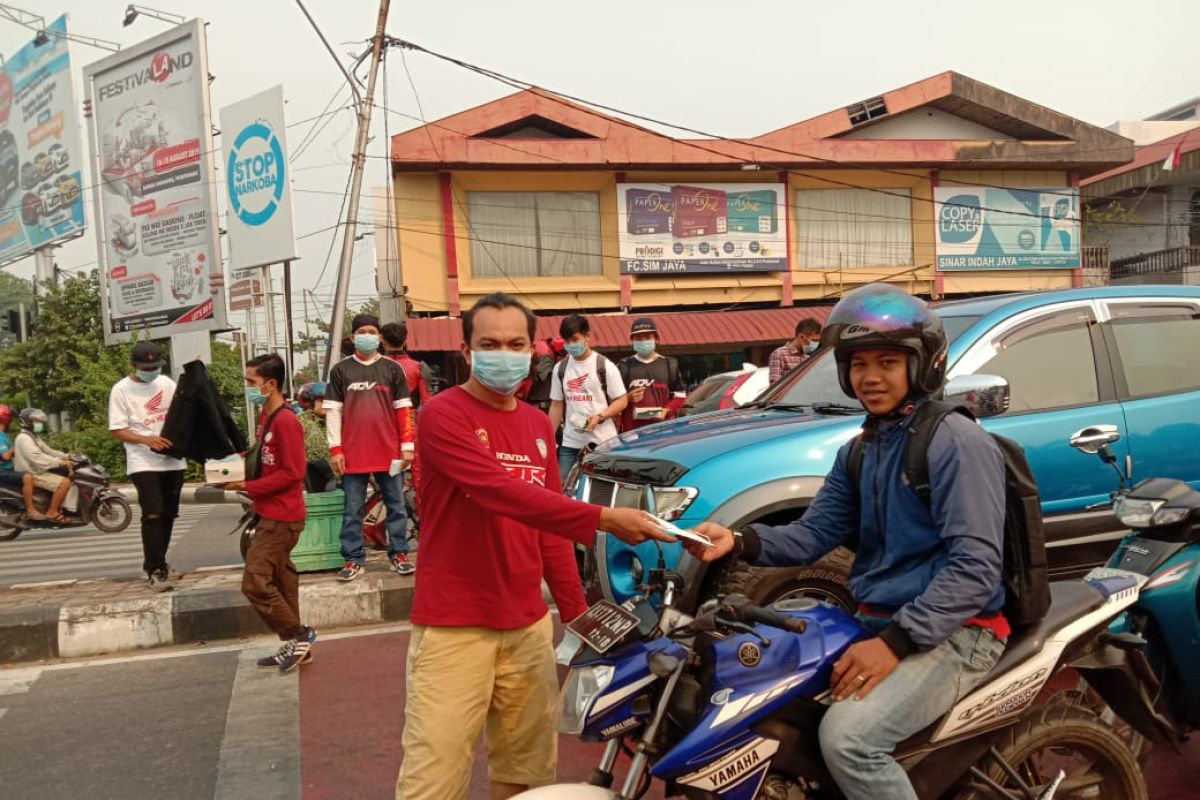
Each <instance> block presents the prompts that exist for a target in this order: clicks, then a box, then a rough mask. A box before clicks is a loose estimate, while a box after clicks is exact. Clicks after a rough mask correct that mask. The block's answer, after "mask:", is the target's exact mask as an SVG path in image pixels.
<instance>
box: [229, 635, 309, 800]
mask: <svg viewBox="0 0 1200 800" xmlns="http://www.w3.org/2000/svg"><path fill="white" fill-rule="evenodd" d="M274 650H275V647H272V646H267V647H247V648H245V649H244V650H242V653H241V656H240V657H239V658H238V668H237V675H236V677H235V678H234V680H233V692H232V694H231V696H230V698H229V712H228V715H227V717H226V719H225V734H224V736H223V738H222V739H221V753H220V760H219V762H218V766H217V788H216V791H215V792H213V800H240V799H241V798H244V797H254V798H263V799H264V800H275V799H276V798H278V800H291V798H294V797H299V796H300V675H299V673H298V672H295V673H293V674H290V675H281V674H279V670H278V669H269V670H268V669H261V668H259V667H258V665H257V664H256V663H255V662H256V661H257V660H258V659H259V658H262V657H263V656H267V655H270V654H271V653H272V652H274ZM300 669H304V667H301V668H300Z"/></svg>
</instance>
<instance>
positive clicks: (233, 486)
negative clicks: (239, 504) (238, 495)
mask: <svg viewBox="0 0 1200 800" xmlns="http://www.w3.org/2000/svg"><path fill="white" fill-rule="evenodd" d="M222 488H223V489H225V491H227V492H244V491H246V482H245V481H230V482H229V483H226V484H224V486H223V487H222Z"/></svg>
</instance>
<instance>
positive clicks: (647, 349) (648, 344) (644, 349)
mask: <svg viewBox="0 0 1200 800" xmlns="http://www.w3.org/2000/svg"><path fill="white" fill-rule="evenodd" d="M654 347H655V342H654V340H653V339H649V340H638V341H635V342H634V343H633V352H635V353H637V354H638V355H639V356H641V357H642V358H645V357H646V356H648V355H652V354H653V353H654Z"/></svg>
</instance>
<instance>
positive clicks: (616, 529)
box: [600, 508, 676, 544]
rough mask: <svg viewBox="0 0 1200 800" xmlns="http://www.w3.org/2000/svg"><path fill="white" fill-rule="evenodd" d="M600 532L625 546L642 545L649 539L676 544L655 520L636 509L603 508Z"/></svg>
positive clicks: (672, 537) (673, 538)
mask: <svg viewBox="0 0 1200 800" xmlns="http://www.w3.org/2000/svg"><path fill="white" fill-rule="evenodd" d="M600 530H602V531H608V532H609V533H611V534H612V535H613V536H616V537H617V538H618V539H620V540H621V541H622V542H625V544H641V543H642V542H644V541H647V540H649V539H657V540H658V541H660V542H674V541H676V540H675V537H674V536H671V535H670V534H668V533H665V532H664V531H663V529H662V528H660V527H658V524H657V523H656V522H655V518H654V517H652V516H650V515H649V514H647V513H646V512H645V511H639V510H638V509H636V508H603V509H601V510H600Z"/></svg>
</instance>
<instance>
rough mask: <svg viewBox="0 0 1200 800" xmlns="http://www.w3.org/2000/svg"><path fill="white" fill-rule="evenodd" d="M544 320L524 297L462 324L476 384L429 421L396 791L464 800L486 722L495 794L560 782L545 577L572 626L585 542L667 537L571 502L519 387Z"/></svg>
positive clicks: (456, 392)
mask: <svg viewBox="0 0 1200 800" xmlns="http://www.w3.org/2000/svg"><path fill="white" fill-rule="evenodd" d="M534 326H535V320H534V317H533V315H532V314H531V313H529V310H528V309H527V308H525V306H523V305H521V303H520V302H519V301H518V300H516V299H515V298H513V297H511V296H509V295H504V294H495V295H489V296H487V297H484V298H482V299H481V300H480V301H479V302H477V303H476V304H475V307H474V308H472V309H471V310H470V311H469V312H468V313H467V314H466V315H465V316H464V317H463V338H464V340H465V341H464V343H463V345H462V350H463V355H464V356H465V357H466V359H467V362H468V364H470V367H471V377H470V379H469V380H468V381H467V382H466V383H465V384H463V385H462V386H458V387H455V388H452V389H447V390H446V391H444V392H442V393H440V394H438V395H437V396H435V397H434V398H433V399H432V400H431V401H430V402H429V405H427V406H426V407H425V408H424V409H423V410H422V411H421V419H420V422H419V426H420V434H419V435H420V438H421V451H420V453H419V454H418V456H417V458H418V460H419V461H420V465H421V471H422V480H421V485H420V486H419V487H418V492H419V493H420V498H421V512H422V518H421V523H422V525H421V569H420V570H418V572H417V586H416V595H415V597H414V598H413V611H412V621H413V631H412V638H411V640H410V643H409V649H408V679H407V684H406V686H407V704H406V707H405V726H404V763H403V764H402V765H401V767H400V775H399V777H398V779H397V781H396V798H397V800H463V798H465V797H466V795H467V790H468V788H469V787H468V782H469V780H470V774H471V761H472V759H473V756H474V750H475V743H476V741H477V740H478V739H479V735H480V733H481V732H482V731H483V730H484V729H485V728H486V731H487V744H488V764H489V767H490V769H489V773H490V776H491V781H492V793H491V796H492V798H493V800H504V799H505V798H508V797H511V796H512V795H514V794H516V793H518V792H520V791H523V790H524V789H525V788H527V787H528V786H531V785H537V784H544V783H550V782H551V781H553V780H554V776H555V765H556V762H557V741H558V737H557V732H556V730H555V728H556V721H557V717H558V708H557V705H558V703H557V695H558V681H557V674H556V671H555V663H554V644H553V641H552V633H553V628H552V625H551V620H550V615H549V613H548V610H547V607H546V603H545V601H544V600H543V599H542V593H541V580H542V576H543V572H545V574H546V575H547V578H548V580H547V583H548V584H549V585H550V589H551V593H552V594H553V595H554V599H555V603H556V604H557V605H558V607H559V613H560V615H561V617H562V618H563V619H564V620H567V619H570V618H573V617H574V616H576V615H578V614H579V613H581V612H582V611H583V610H584V609H585V608H586V603H585V601H584V599H583V589H582V587H581V586H580V583H579V575H578V572H577V569H576V566H575V557H574V549H573V543H574V542H581V543H583V544H585V545H587V544H591V543H592V541H593V540H594V538H595V534H596V531H597V530H598V529H599V530H605V531H609V532H611V533H612V534H613V535H615V536H617V538H619V539H621V540H622V541H626V542H630V543H637V542H642V541H645V540H646V539H650V538H654V539H660V540H663V541H672V539H671V537H669V536H667V535H666V534H664V533H662V532H661V531H660V530H659V528H658V527H657V525H656V524H655V520H654V518H653V517H651V516H650V515H649V514H647V513H646V512H644V511H638V510H636V509H631V508H602V507H600V506H595V505H589V504H587V503H581V502H578V501H576V500H571V499H569V498H566V497H564V496H562V494H561V485H560V482H559V476H558V469H557V466H556V464H557V456H556V453H555V452H554V430H553V428H551V426H550V421H549V419H548V418H547V417H546V415H545V414H542V413H541V412H539V411H538V410H537V409H536V408H534V407H533V406H530V405H529V404H527V403H521V402H518V401H517V399H516V398H515V397H514V396H513V394H514V392H516V390H517V387H518V386H519V385H520V384H521V382H522V381H523V380H525V378H526V376H527V375H528V374H529V363H530V357H531V354H532V351H533V338H534Z"/></svg>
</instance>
